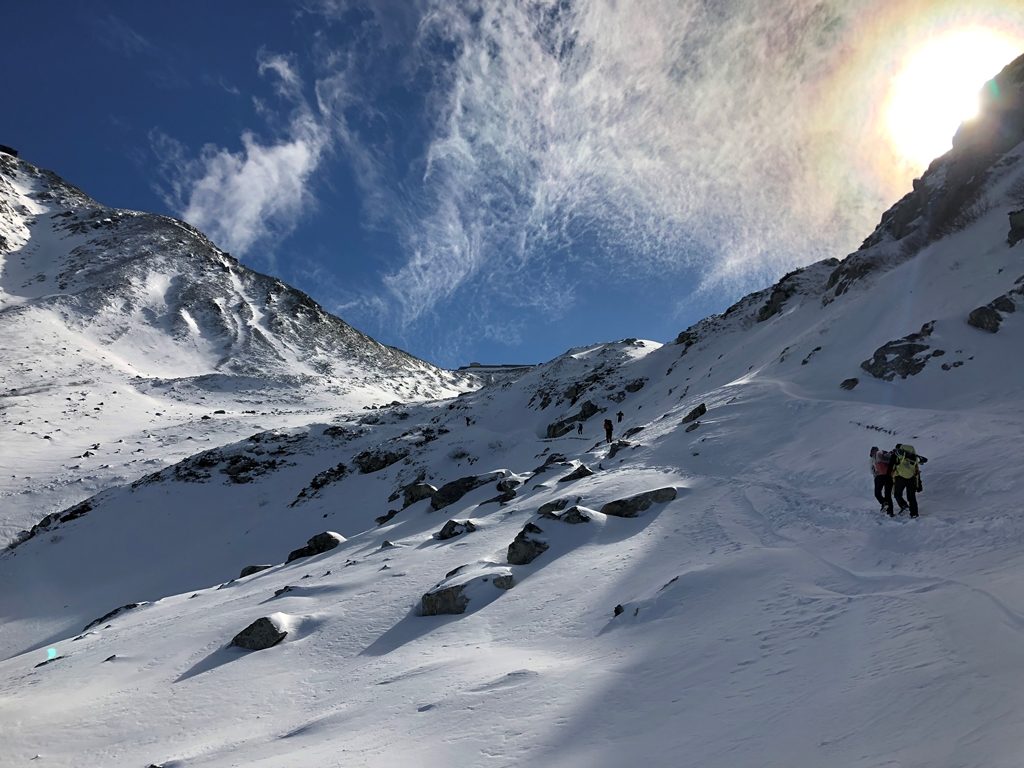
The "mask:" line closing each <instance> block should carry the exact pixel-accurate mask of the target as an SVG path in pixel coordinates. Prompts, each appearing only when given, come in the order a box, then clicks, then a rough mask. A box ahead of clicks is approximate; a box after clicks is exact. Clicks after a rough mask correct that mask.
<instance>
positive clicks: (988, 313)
mask: <svg viewBox="0 0 1024 768" xmlns="http://www.w3.org/2000/svg"><path fill="white" fill-rule="evenodd" d="M1001 322H1003V316H1002V315H1000V314H999V312H998V311H997V310H995V309H994V308H992V307H991V306H987V305H986V306H984V307H978V308H977V309H975V310H972V311H971V314H969V315H968V316H967V324H968V325H973V326H974V327H975V328H979V329H981V330H983V331H988V332H989V333H995V332H996V331H998V330H999V324H1000V323H1001Z"/></svg>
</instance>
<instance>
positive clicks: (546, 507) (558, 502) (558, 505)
mask: <svg viewBox="0 0 1024 768" xmlns="http://www.w3.org/2000/svg"><path fill="white" fill-rule="evenodd" d="M568 503H569V500H568V499H555V500H554V501H549V502H548V503H547V504H541V505H540V509H538V510H537V514H539V515H540V516H541V517H547V516H548V515H549V514H550V513H552V512H560V511H561V510H563V509H565V507H566V505H567V504H568Z"/></svg>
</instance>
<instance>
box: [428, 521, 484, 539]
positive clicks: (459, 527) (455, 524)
mask: <svg viewBox="0 0 1024 768" xmlns="http://www.w3.org/2000/svg"><path fill="white" fill-rule="evenodd" d="M475 530H476V526H475V525H473V522H472V521H471V520H449V521H448V522H447V523H445V524H444V525H443V526H441V530H440V531H438V532H437V533H435V534H434V538H435V539H437V540H438V541H447V540H448V539H454V538H455V537H456V536H461V535H462V534H464V533H472V532H473V531H475Z"/></svg>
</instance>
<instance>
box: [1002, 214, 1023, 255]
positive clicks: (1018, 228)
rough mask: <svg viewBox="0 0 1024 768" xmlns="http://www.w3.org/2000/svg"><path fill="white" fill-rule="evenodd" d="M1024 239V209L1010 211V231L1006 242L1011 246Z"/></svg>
mask: <svg viewBox="0 0 1024 768" xmlns="http://www.w3.org/2000/svg"><path fill="white" fill-rule="evenodd" d="M1021 240H1024V209H1021V210H1019V211H1012V212H1011V213H1010V233H1009V234H1008V235H1007V236H1006V242H1008V243H1009V244H1010V245H1011V246H1013V245H1016V244H1017V243H1019V242H1020V241H1021Z"/></svg>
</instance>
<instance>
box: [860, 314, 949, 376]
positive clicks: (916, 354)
mask: <svg viewBox="0 0 1024 768" xmlns="http://www.w3.org/2000/svg"><path fill="white" fill-rule="evenodd" d="M934 329H935V321H934V320H933V321H931V322H928V323H925V324H924V325H922V326H921V330H920V331H918V332H917V333H910V334H907V335H906V336H904V337H903V338H901V339H896V340H894V341H890V342H888V343H886V344H883V345H882V346H881V347H879V348H878V349H876V350H875V354H874V355H873V356H872V357H871V359H870V360H865V361H864V362H862V363H861V364H860V367H861V368H863V369H864V370H865V371H867V372H868V373H870V374H871V375H872V376H874V377H875V378H876V379H882V380H883V381H892V380H893V379H894V378H896V377H897V376H899V377H900V378H901V379H905V378H907V377H908V376H914V375H916V374H918V373H920V372H921V371H923V370H924V367H925V365H927V364H928V360H929V359H930V358H932V357H936V356H938V355H942V354H944V352H943V351H942V350H939V349H937V350H934V351H932V349H931V347H929V346H928V344H926V343H925V339H927V338H928V337H929V336H931V335H932V331H933V330H934Z"/></svg>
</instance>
